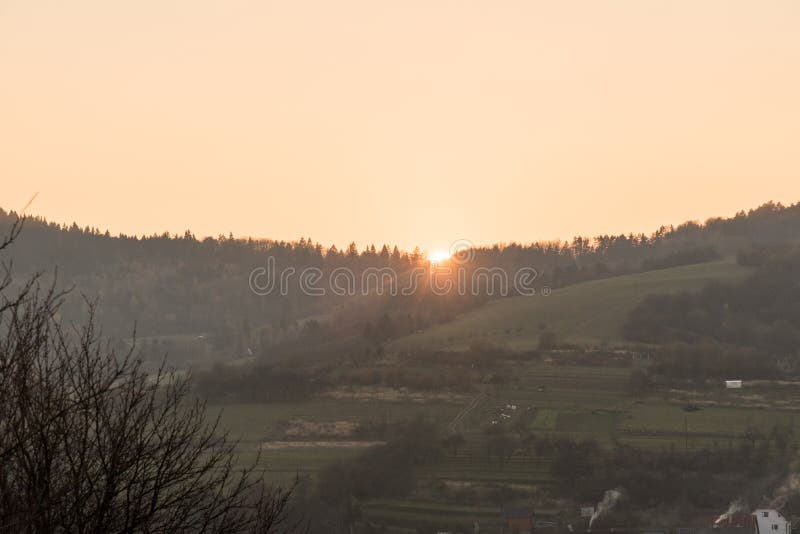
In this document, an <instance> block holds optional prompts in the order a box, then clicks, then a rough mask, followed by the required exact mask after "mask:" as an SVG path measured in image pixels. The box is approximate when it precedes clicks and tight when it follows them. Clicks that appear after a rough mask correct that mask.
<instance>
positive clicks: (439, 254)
mask: <svg viewBox="0 0 800 534" xmlns="http://www.w3.org/2000/svg"><path fill="white" fill-rule="evenodd" d="M428 259H430V260H431V262H432V263H441V262H443V261H447V260H449V259H450V253H449V252H447V251H446V250H444V249H439V250H434V251H433V252H431V254H430V256H428Z"/></svg>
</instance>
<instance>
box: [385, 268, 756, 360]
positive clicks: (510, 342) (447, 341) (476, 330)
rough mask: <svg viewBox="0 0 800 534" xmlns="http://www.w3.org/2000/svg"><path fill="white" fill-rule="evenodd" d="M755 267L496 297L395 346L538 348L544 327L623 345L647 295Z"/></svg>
mask: <svg viewBox="0 0 800 534" xmlns="http://www.w3.org/2000/svg"><path fill="white" fill-rule="evenodd" d="M751 272H752V270H751V269H749V268H746V267H742V266H740V265H738V264H736V262H735V261H733V260H721V261H714V262H708V263H700V264H696V265H686V266H681V267H674V268H670V269H661V270H657V271H649V272H645V273H637V274H631V275H625V276H617V277H613V278H607V279H604V280H594V281H591V282H584V283H580V284H575V285H571V286H567V287H564V288H560V289H556V290H554V291H553V292H552V293H551V294H550V295H549V296H539V295H537V296H533V297H512V298H505V299H497V300H493V301H490V302H488V303H487V304H485V305H484V306H482V307H480V308H478V309H476V310H472V311H470V312H467V313H465V314H462V315H460V316H459V317H457V318H456V319H454V320H453V321H451V322H449V323H445V324H440V325H435V326H433V327H431V328H428V329H426V330H424V331H422V332H418V333H415V334H411V335H409V336H405V337H403V338H400V339H398V340H396V341H394V342H393V343H392V344H391V345H390V347H389V348H390V350H408V349H413V348H423V347H424V348H439V349H447V350H464V349H466V348H468V347H469V346H470V344H471V343H472V342H474V341H476V340H481V341H486V342H491V343H495V344H498V345H501V346H505V347H508V348H510V349H516V350H527V349H533V348H536V346H537V345H538V343H539V337H540V336H541V332H542V327H543V326H545V327H546V328H547V329H548V330H550V331H552V332H554V333H555V334H556V336H557V338H558V339H559V340H561V341H563V342H568V343H572V344H577V345H584V346H586V345H589V346H603V345H609V346H614V345H619V344H621V343H624V341H625V340H624V339H623V338H622V335H621V332H620V327H621V325H622V324H623V322H624V320H625V317H626V316H627V314H628V313H629V312H630V311H631V310H632V309H633V308H634V307H635V306H636V305H637V304H638V303H639V302H641V301H642V299H643V298H644V297H645V296H647V295H652V294H658V293H675V292H679V291H691V290H696V289H699V288H701V287H703V286H704V285H706V284H707V283H709V282H711V281H720V282H737V281H741V280H743V279H744V278H745V277H746V276H747V275H748V274H750V273H751Z"/></svg>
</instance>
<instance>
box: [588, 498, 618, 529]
mask: <svg viewBox="0 0 800 534" xmlns="http://www.w3.org/2000/svg"><path fill="white" fill-rule="evenodd" d="M620 497H622V490H621V489H620V488H617V489H611V490H607V491H606V493H605V495H603V500H602V501H600V502H599V503H597V506H595V509H594V513H593V514H592V518H591V519H589V528H590V529H591V528H592V524H594V522H595V521H596V520H597V518H599V517H600V516H602V515H604V514H607V513H608V512H610V511H611V510H612V509H613V508H614V507H615V506H616V505H617V502H618V501H619V499H620Z"/></svg>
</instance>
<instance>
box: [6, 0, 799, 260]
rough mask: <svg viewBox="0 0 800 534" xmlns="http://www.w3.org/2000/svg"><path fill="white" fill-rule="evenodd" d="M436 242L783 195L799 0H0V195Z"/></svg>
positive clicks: (170, 221) (601, 224) (132, 213)
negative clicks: (657, 0)
mask: <svg viewBox="0 0 800 534" xmlns="http://www.w3.org/2000/svg"><path fill="white" fill-rule="evenodd" d="M37 191H38V192H39V193H40V194H39V197H38V198H37V199H36V201H35V203H34V205H33V207H32V209H31V211H32V212H34V213H37V214H41V215H44V216H46V217H47V218H48V219H51V220H55V221H59V222H71V221H77V222H78V223H79V224H81V225H87V224H88V225H92V226H98V227H100V228H102V229H105V228H108V229H110V230H111V231H112V232H126V233H152V232H157V231H158V232H160V231H164V230H168V231H170V232H181V233H182V232H183V231H184V230H185V229H187V228H190V229H192V230H193V231H194V232H195V233H196V234H197V235H217V234H219V233H226V234H227V233H228V232H229V231H232V232H233V233H234V234H236V235H252V236H258V237H272V238H278V239H297V238H299V237H301V236H310V237H312V238H313V239H315V240H319V241H322V242H323V243H332V242H333V243H336V244H345V243H347V242H349V241H350V240H355V241H356V242H357V243H359V245H360V246H362V245H364V244H366V243H369V242H375V243H382V242H389V243H398V244H400V245H401V246H403V247H406V248H410V247H413V246H414V245H415V244H420V245H421V246H423V247H425V248H428V249H436V248H442V247H446V246H447V244H448V243H449V242H450V241H452V240H454V239H459V238H466V239H470V240H472V241H474V242H477V243H488V242H495V241H511V240H517V241H526V242H527V241H532V240H537V239H550V238H556V237H561V238H567V237H570V236H572V235H573V234H578V233H580V234H596V233H601V232H616V233H618V232H627V231H630V230H633V231H637V230H641V231H648V232H649V231H651V230H654V229H655V228H656V227H658V226H659V225H661V224H668V223H678V222H682V221H684V220H686V219H704V218H706V217H707V216H710V215H731V214H733V213H734V212H735V211H736V210H738V209H741V208H749V207H754V206H756V205H758V204H760V203H762V202H764V201H767V200H769V199H773V200H776V201H783V202H785V203H788V202H794V201H798V200H800V2H797V1H795V0H786V1H772V2H771V1H738V2H737V1H730V0H724V1H723V0H721V1H700V0H686V1H678V0H670V1H662V2H655V1H646V0H631V1H598V0H587V1H585V2H569V1H564V0H552V1H549V2H535V1H530V0H528V1H510V0H486V1H467V0H454V1H444V0H422V1H412V0H396V1H389V0H360V1H357V0H317V1H305V0H286V1H283V2H274V1H273V2H270V1H249V2H245V1H232V0H224V1H223V0H220V1H211V0H182V1H171V0H136V1H123V0H113V1H112V0H93V1H92V0H70V1H68V2H65V1H63V0H54V1H50V2H45V1H38V0H19V1H17V0H0V206H2V207H4V208H6V209H19V208H21V207H22V206H23V205H24V204H25V203H26V202H27V200H28V199H29V198H30V197H31V195H33V194H34V193H35V192H37Z"/></svg>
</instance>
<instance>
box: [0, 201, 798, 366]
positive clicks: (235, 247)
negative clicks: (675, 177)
mask: <svg viewBox="0 0 800 534" xmlns="http://www.w3.org/2000/svg"><path fill="white" fill-rule="evenodd" d="M16 219H17V215H16V214H15V213H14V212H6V211H2V210H0V232H3V233H5V232H7V230H8V228H9V227H10V226H11V224H12V223H13V222H14V221H15V220H16ZM799 236H800V204H793V205H791V206H782V205H780V204H774V203H768V204H765V205H763V206H761V207H759V208H757V209H753V210H750V211H748V212H741V213H739V214H737V215H736V216H734V217H731V218H713V219H709V220H707V221H706V222H705V223H697V222H687V223H684V224H682V225H680V226H677V227H662V228H659V229H658V230H657V231H656V232H654V233H652V234H650V235H645V234H628V235H617V236H609V235H601V236H596V237H593V238H587V237H575V238H573V239H572V240H571V241H569V242H567V241H564V242H545V243H541V242H540V243H531V244H517V243H510V244H499V245H495V246H491V247H480V248H476V249H474V255H473V257H472V258H471V260H470V261H469V263H468V264H466V266H465V268H467V269H475V268H477V267H481V266H484V267H499V268H502V269H505V270H507V271H508V272H513V271H514V270H516V269H518V268H520V267H523V266H525V267H533V268H535V269H536V270H537V272H538V277H537V279H536V284H538V285H540V286H545V285H547V286H550V287H560V286H564V285H568V284H571V283H575V282H579V281H585V280H591V279H596V278H605V277H609V276H614V275H617V274H624V273H632V272H638V271H642V270H652V269H659V268H665V267H671V266H676V265H683V264H690V263H698V262H704V261H709V260H712V259H715V258H719V257H723V256H732V255H734V254H735V253H737V252H740V251H743V250H746V249H749V248H753V247H760V246H767V245H769V246H772V245H775V244H779V243H788V242H795V241H797V240H798V237H799ZM268 256H272V257H274V258H275V259H276V265H277V268H278V269H281V268H283V267H288V266H291V267H294V268H296V269H297V271H300V270H302V269H303V268H305V267H308V266H313V267H317V268H319V269H321V270H322V271H323V272H324V273H326V274H327V273H330V272H331V271H332V270H334V269H336V268H340V267H346V268H349V269H351V270H352V271H353V272H355V273H361V272H363V270H364V269H366V268H368V267H391V268H392V269H394V270H395V271H396V272H398V273H406V272H408V271H410V270H411V269H413V268H415V267H418V266H425V265H427V262H426V260H425V258H424V256H423V255H422V254H420V253H419V251H413V252H406V251H401V250H399V249H398V248H397V247H391V246H388V245H383V246H380V245H378V246H376V245H370V246H368V247H366V248H365V249H363V250H358V249H357V248H356V246H355V244H351V245H350V246H349V247H348V248H347V249H346V250H338V249H337V248H336V247H325V246H323V245H321V244H319V243H315V242H313V241H312V240H311V239H301V240H299V241H294V242H286V241H273V240H253V239H237V238H234V237H233V236H227V237H226V236H219V237H217V238H205V239H198V238H196V237H195V236H194V235H192V234H191V233H190V232H188V231H187V232H186V233H185V234H184V235H177V236H176V235H168V234H163V235H153V236H146V237H135V236H126V235H119V236H112V235H110V234H109V233H108V232H102V231H100V230H98V229H96V228H79V227H78V226H77V225H74V224H73V225H72V226H66V225H61V224H56V223H52V222H48V221H46V220H44V219H42V218H28V219H26V221H25V224H24V228H23V231H22V234H21V235H20V237H19V239H18V240H17V241H16V242H15V243H14V244H13V246H12V247H11V248H10V249H9V250H8V251H7V255H6V257H4V258H3V259H4V260H8V259H13V261H14V272H15V274H16V277H17V279H18V280H19V279H21V278H23V277H25V276H27V275H29V274H31V273H32V272H34V271H38V270H43V271H51V270H52V269H53V268H54V267H58V274H59V279H60V282H61V283H62V284H64V285H70V286H75V287H76V289H77V291H79V292H81V293H83V294H85V295H87V296H89V297H90V298H94V297H98V298H99V301H100V304H101V316H102V317H103V323H104V324H105V326H106V328H107V329H109V331H110V332H112V333H113V334H115V335H122V333H123V332H128V331H129V330H130V328H131V325H132V324H133V323H134V321H136V322H137V324H138V325H139V332H140V334H143V335H145V336H147V335H165V334H181V333H183V334H197V333H206V334H208V335H210V336H211V337H214V339H215V340H216V341H217V343H218V345H219V346H222V347H225V346H230V347H235V349H234V350H235V351H242V350H245V349H247V350H248V352H251V351H253V350H255V351H256V352H258V351H259V350H262V349H263V348H264V347H268V346H271V345H274V344H280V343H285V342H287V340H291V339H292V338H297V337H300V336H301V335H307V334H315V335H319V336H321V338H328V337H331V336H334V337H335V336H352V335H361V332H362V331H363V329H364V325H365V324H366V323H367V322H368V321H373V320H374V318H375V317H381V316H383V315H388V316H391V317H392V318H399V317H402V321H400V320H395V321H394V325H395V326H394V329H393V330H391V331H388V332H387V333H386V335H387V336H391V335H400V334H402V333H403V331H409V330H414V329H418V328H423V327H424V326H426V325H428V324H430V323H432V322H441V321H447V320H449V319H450V318H452V317H453V316H455V315H456V314H458V313H460V312H462V311H464V310H466V309H469V308H472V307H474V306H477V305H480V304H481V303H482V302H484V301H485V300H486V298H487V297H486V296H481V295H473V296H468V295H461V296H459V295H452V294H451V295H445V296H438V295H434V294H432V293H431V292H429V291H425V289H424V288H423V289H421V290H420V291H418V292H416V293H415V294H414V295H411V296H396V297H391V296H387V295H384V296H368V297H364V296H334V295H330V294H328V295H327V296H325V297H317V296H309V295H306V294H304V293H303V292H301V291H298V290H297V289H296V288H294V287H293V286H290V288H289V289H290V290H289V292H288V294H287V295H280V294H277V293H275V294H270V295H267V296H260V295H255V294H253V292H252V291H251V290H250V287H249V284H248V278H249V275H250V273H251V271H252V270H253V269H254V268H256V267H259V266H264V265H265V262H266V258H267V257H268ZM79 310H80V303H79V300H78V299H74V302H72V301H71V302H70V303H69V304H68V306H67V307H66V308H65V314H67V315H72V314H75V316H77V314H78V312H79ZM309 317H313V318H314V322H313V323H312V325H313V331H311V332H309V331H305V332H304V331H303V329H304V328H307V327H308V324H309V322H308V321H307V320H304V318H309ZM321 331H322V332H324V335H323V334H320V332H321Z"/></svg>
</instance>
